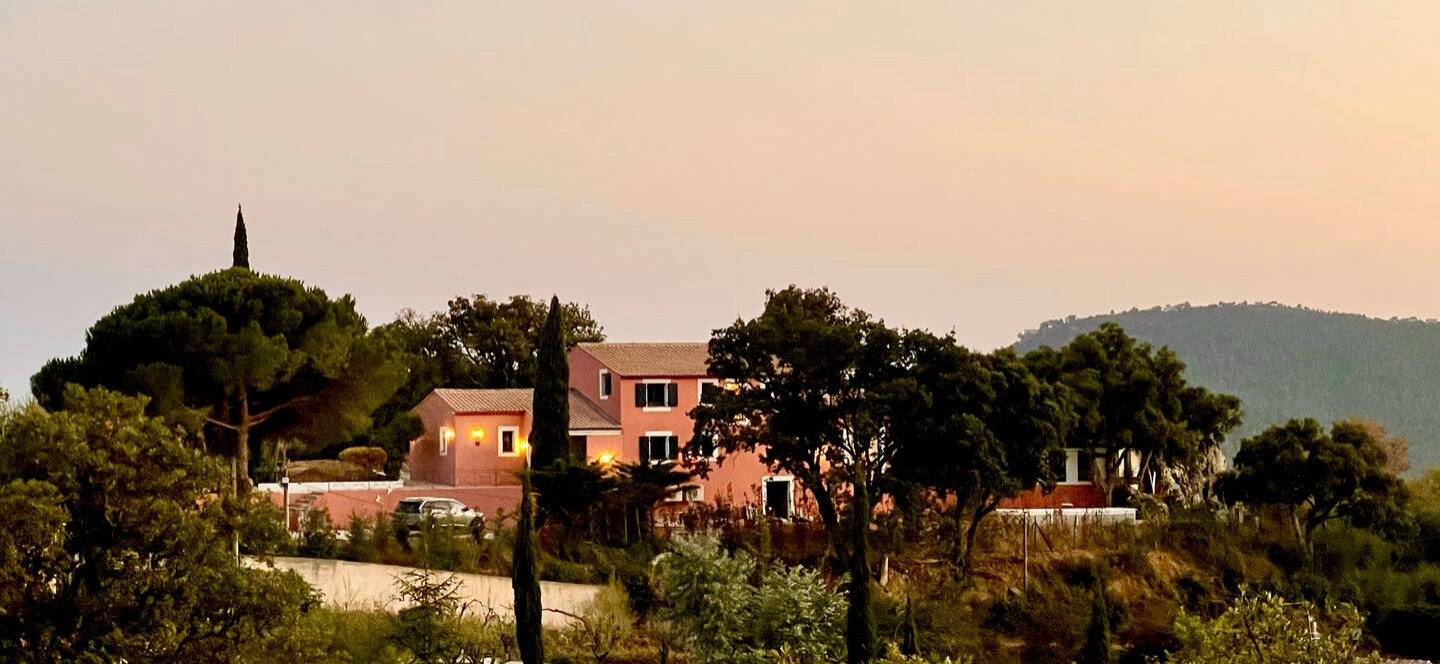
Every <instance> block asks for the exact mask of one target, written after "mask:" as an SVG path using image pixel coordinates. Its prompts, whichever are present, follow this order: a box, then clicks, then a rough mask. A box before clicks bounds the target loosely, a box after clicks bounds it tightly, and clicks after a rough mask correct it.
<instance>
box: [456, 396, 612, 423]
mask: <svg viewBox="0 0 1440 664" xmlns="http://www.w3.org/2000/svg"><path fill="white" fill-rule="evenodd" d="M433 394H434V395H435V396H436V397H438V398H439V399H440V401H442V402H444V403H445V405H446V406H447V407H449V408H450V410H451V411H454V412H455V413H458V414H475V413H528V412H530V410H531V408H532V407H533V405H534V399H535V394H534V390H531V389H529V388H524V389H505V390H455V389H438V390H435V391H434V392H433ZM570 428H571V429H575V430H580V429H619V428H620V423H619V422H616V421H615V420H614V419H611V417H610V416H609V415H607V414H605V411H603V410H600V407H599V406H596V405H595V404H594V403H593V402H591V401H590V400H589V399H587V398H585V395H583V394H581V393H580V391H579V390H576V389H571V390H570Z"/></svg>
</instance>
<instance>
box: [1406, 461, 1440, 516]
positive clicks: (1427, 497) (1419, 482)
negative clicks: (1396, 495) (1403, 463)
mask: <svg viewBox="0 0 1440 664" xmlns="http://www.w3.org/2000/svg"><path fill="white" fill-rule="evenodd" d="M1405 486H1406V488H1407V489H1408V491H1409V494H1410V506H1411V508H1412V509H1414V510H1415V511H1416V512H1420V513H1425V514H1435V515H1440V466H1436V467H1434V468H1431V469H1429V470H1427V471H1425V474H1423V475H1421V476H1420V477H1417V478H1415V479H1413V480H1410V481H1409V482H1406V483H1405Z"/></svg>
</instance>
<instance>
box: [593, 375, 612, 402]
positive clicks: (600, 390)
mask: <svg viewBox="0 0 1440 664" xmlns="http://www.w3.org/2000/svg"><path fill="white" fill-rule="evenodd" d="M608 376H610V370H609V369H601V370H600V378H599V381H600V384H599V385H597V386H596V388H595V391H596V393H597V394H599V395H600V399H601V400H605V399H609V398H610V395H611V394H612V393H613V392H615V379H614V378H611V379H610V389H609V390H607V389H605V378H606V377H608Z"/></svg>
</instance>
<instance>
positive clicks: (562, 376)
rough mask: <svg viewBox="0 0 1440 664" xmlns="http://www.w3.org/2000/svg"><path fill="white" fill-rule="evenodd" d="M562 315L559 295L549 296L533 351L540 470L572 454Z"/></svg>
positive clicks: (534, 443) (533, 436)
mask: <svg viewBox="0 0 1440 664" xmlns="http://www.w3.org/2000/svg"><path fill="white" fill-rule="evenodd" d="M563 318H564V311H563V310H562V309H561V308H560V298H559V297H558V296H557V297H552V298H551V299H550V313H549V314H548V315H546V316H545V324H544V325H543V326H541V328H540V339H539V340H538V343H537V346H538V347H537V348H536V353H535V355H536V356H535V396H534V407H533V415H534V418H535V420H534V425H533V426H532V427H531V429H530V453H531V454H532V455H533V456H532V457H531V460H532V461H533V462H534V463H533V464H532V465H533V467H534V468H535V469H537V470H542V471H543V470H548V469H550V468H551V467H552V466H554V465H555V464H556V463H561V462H567V463H568V462H569V461H570V456H571V454H570V362H569V360H568V359H567V358H566V357H565V322H564V320H562V319H563ZM581 461H582V462H583V459H582V460H581Z"/></svg>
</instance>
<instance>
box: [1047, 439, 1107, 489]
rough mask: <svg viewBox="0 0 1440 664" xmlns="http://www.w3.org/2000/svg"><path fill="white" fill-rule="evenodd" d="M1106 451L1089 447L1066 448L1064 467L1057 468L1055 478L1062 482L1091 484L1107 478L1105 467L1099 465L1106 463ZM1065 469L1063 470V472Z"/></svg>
mask: <svg viewBox="0 0 1440 664" xmlns="http://www.w3.org/2000/svg"><path fill="white" fill-rule="evenodd" d="M1106 457H1107V455H1106V454H1105V453H1104V452H1092V451H1091V450H1089V449H1077V448H1073V447H1071V448H1066V449H1065V466H1064V468H1063V469H1062V468H1056V469H1055V471H1056V472H1055V479H1056V480H1058V481H1059V482H1060V483H1061V484H1089V483H1091V482H1093V481H1095V480H1101V479H1104V478H1105V469H1104V468H1103V467H1100V466H1098V465H1097V461H1098V462H1100V463H1104V461H1105V459H1106ZM1062 470H1063V472H1061V471H1062Z"/></svg>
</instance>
